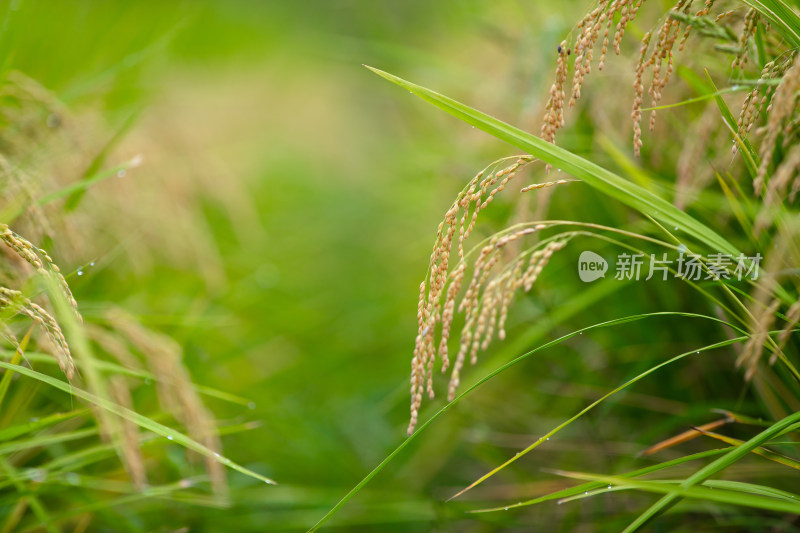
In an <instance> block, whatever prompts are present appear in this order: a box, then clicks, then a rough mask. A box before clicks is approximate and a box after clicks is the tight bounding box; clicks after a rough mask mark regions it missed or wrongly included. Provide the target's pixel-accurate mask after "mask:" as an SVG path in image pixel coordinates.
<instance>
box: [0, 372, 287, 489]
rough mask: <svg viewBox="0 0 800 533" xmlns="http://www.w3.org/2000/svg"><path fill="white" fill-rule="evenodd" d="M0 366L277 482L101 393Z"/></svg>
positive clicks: (195, 449) (200, 451) (240, 470)
mask: <svg viewBox="0 0 800 533" xmlns="http://www.w3.org/2000/svg"><path fill="white" fill-rule="evenodd" d="M0 368H6V369H11V370H14V371H15V372H17V373H19V374H22V375H23V376H25V377H29V378H32V379H35V380H37V381H41V382H42V383H45V384H46V385H50V386H51V387H54V388H56V389H58V390H60V391H63V392H66V393H67V394H70V395H72V396H76V397H78V398H80V399H82V400H85V401H87V402H89V403H91V404H94V405H96V406H98V407H100V408H101V409H104V410H106V411H108V412H109V413H112V414H115V415H117V416H121V417H122V418H125V419H126V420H130V421H131V422H133V423H134V424H136V425H138V426H139V427H141V428H143V429H146V430H148V431H152V432H153V433H156V434H157V435H161V436H162V437H166V438H168V439H169V440H172V441H173V442H176V443H177V444H180V445H181V446H183V447H185V448H189V449H190V450H192V451H195V452H197V453H199V454H201V455H205V456H208V457H213V458H214V459H215V460H216V461H218V462H220V463H221V464H223V465H225V466H227V467H228V468H231V469H232V470H236V471H237V472H239V473H242V474H244V475H246V476H249V477H252V478H255V479H258V480H259V481H263V482H265V483H269V484H271V485H274V484H275V481H273V480H271V479H269V478H267V477H264V476H262V475H261V474H258V473H256V472H253V471H252V470H250V469H248V468H245V467H244V466H241V465H239V464H237V463H235V462H233V461H232V460H230V459H228V458H227V457H224V456H222V455H220V454H218V453H216V452H214V451H212V450H210V449H209V448H207V447H205V446H203V445H202V444H200V443H199V442H197V441H195V440H193V439H191V438H190V437H188V436H187V435H184V434H183V433H181V432H179V431H176V430H174V429H171V428H169V427H167V426H165V425H163V424H159V423H158V422H156V421H154V420H152V419H150V418H148V417H146V416H144V415H141V414H139V413H136V412H134V411H131V410H130V409H126V408H125V407H122V406H121V405H117V404H115V403H113V402H110V401H108V400H105V399H103V398H100V397H99V396H96V395H94V394H91V393H90V392H87V391H85V390H82V389H79V388H77V387H73V386H72V385H70V384H69V383H65V382H63V381H61V380H58V379H56V378H54V377H52V376H48V375H46V374H41V373H39V372H36V371H35V370H31V369H29V368H25V367H23V366H19V365H13V364H11V363H6V362H5V361H0Z"/></svg>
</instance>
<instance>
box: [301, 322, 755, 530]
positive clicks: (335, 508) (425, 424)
mask: <svg viewBox="0 0 800 533" xmlns="http://www.w3.org/2000/svg"><path fill="white" fill-rule="evenodd" d="M663 316H683V317H692V318H704V319H708V320H711V321H714V322H721V323H726V322H724V321H722V320H720V319H718V318H715V317H709V316H705V315H697V314H694V313H682V312H677V311H662V312H657V313H646V314H640V315H631V316H627V317H623V318H618V319H615V320H609V321H607V322H600V323H597V324H593V325H591V326H587V327H585V328H582V329H579V330H575V331H573V332H572V333H568V334H566V335H564V336H562V337H559V338H557V339H554V340H552V341H549V342H546V343H544V344H542V345H541V346H538V347H537V348H534V349H533V350H530V351H528V352H526V353H524V354H522V355H520V356H517V357H516V358H514V359H512V360H511V361H509V362H507V363H505V364H504V365H502V366H500V367H498V368H496V369H495V370H493V371H491V372H489V373H488V374H487V375H485V376H484V377H482V378H481V379H479V380H478V381H477V382H475V383H474V384H473V385H471V386H469V387H467V388H466V389H465V390H464V391H463V392H462V393H461V394H459V395H458V396H456V397H455V398H454V399H453V401H452V402H449V403H446V404H445V405H444V406H442V407H441V408H440V409H439V410H438V411H437V412H436V413H434V414H433V415H432V416H431V417H430V418H428V419H427V420H426V421H425V422H423V423H422V424H420V425H419V426H418V427H417V430H416V431H415V432H414V433H412V434H411V435H410V436H409V437H408V438H406V439H405V440H403V441H402V442H401V443H400V444H399V445H398V446H397V447H396V448H395V449H394V450H392V451H391V452H390V453H389V455H387V456H386V457H385V458H384V459H383V460H382V461H381V462H380V463H378V465H377V466H375V468H373V469H372V470H371V471H370V472H369V473H367V475H366V476H364V478H362V479H361V481H359V482H358V483H357V484H356V485H355V486H354V487H353V488H352V489H350V491H349V492H348V493H347V494H345V495H344V496H343V497H342V499H340V500H339V501H338V502H337V503H336V504H335V505H334V506H333V507H332V508H331V509H330V510H328V512H327V513H325V515H324V516H323V517H322V518H320V519H319V520H318V521H317V522H316V523H315V524H314V525H313V526H311V528H310V529H309V530H308V532H309V533H311V532H313V531H317V530H318V529H319V528H320V527H322V526H323V525H324V524H325V523H326V522H328V521H329V520H330V519H331V518H333V516H335V515H336V513H338V512H339V511H340V510H341V509H342V507H344V506H345V505H346V504H347V502H349V501H350V500H351V499H353V497H354V496H355V495H356V494H358V493H359V491H361V489H362V488H364V486H365V485H366V484H367V483H369V482H370V481H371V480H372V478H374V477H375V476H376V475H378V473H380V472H381V470H383V469H384V468H385V467H386V465H387V464H389V463H390V462H391V461H392V459H394V458H395V457H396V456H397V455H398V454H400V452H402V451H403V449H405V447H406V446H408V445H409V444H411V442H413V441H414V440H415V439H416V438H417V437H418V436H419V435H420V434H421V433H422V432H423V431H425V429H426V428H427V427H429V426H430V425H431V424H432V423H433V422H434V421H436V419H438V418H439V417H440V416H442V415H443V414H445V413H446V412H447V411H449V410H450V409H452V408H453V407H454V406H455V405H457V404H458V403H459V402H460V401H461V400H462V399H463V398H465V397H466V396H467V395H469V394H470V393H471V392H473V391H474V390H476V389H477V388H478V387H480V386H481V385H483V384H484V383H486V382H487V381H489V380H490V379H492V378H493V377H495V376H496V375H498V374H500V373H502V372H504V371H506V370H508V369H509V368H511V367H513V366H515V365H517V364H518V363H520V362H522V361H524V360H526V359H527V358H528V357H530V356H532V355H534V354H536V353H538V352H540V351H543V350H546V349H547V348H551V347H553V346H557V345H558V344H561V343H562V342H564V341H566V340H569V339H571V338H572V337H575V336H578V335H581V334H582V333H584V332H587V331H591V330H593V329H600V328H606V327H612V326H617V325H620V324H627V323H630V322H636V321H639V320H644V319H646V318H652V317H663ZM731 327H733V328H734V329H738V328H735V326H731ZM746 338H747V337H740V338H737V339H734V340H728V341H723V343H721V344H722V345H728V344H733V343H735V342H741V341H742V340H745V339H746ZM692 353H694V352H692ZM666 364H668V362H665V363H662V364H661V365H660V366H664V365H666Z"/></svg>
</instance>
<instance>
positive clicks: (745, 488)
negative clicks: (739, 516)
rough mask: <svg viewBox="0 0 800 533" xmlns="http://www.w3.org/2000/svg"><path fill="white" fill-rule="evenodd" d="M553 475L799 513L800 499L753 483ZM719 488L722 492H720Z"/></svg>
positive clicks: (618, 487)
mask: <svg viewBox="0 0 800 533" xmlns="http://www.w3.org/2000/svg"><path fill="white" fill-rule="evenodd" d="M553 473H555V474H557V475H560V476H564V477H568V478H571V479H581V480H586V481H600V482H603V483H608V484H610V485H611V486H612V488H613V487H616V488H617V489H620V488H622V489H636V490H641V491H645V492H654V493H656V494H666V495H669V496H672V495H676V496H679V497H681V498H694V499H700V500H705V501H712V502H718V503H727V504H733V505H742V506H747V507H754V508H756V509H764V510H767V511H778V512H786V513H793V514H798V513H800V501H798V500H800V496H797V495H796V494H792V493H789V492H784V491H778V490H776V489H773V488H771V487H764V486H761V485H754V484H751V483H741V482H740V483H732V482H728V483H714V484H713V485H714V488H712V487H708V486H702V485H698V486H693V487H684V486H682V485H681V484H678V485H677V486H675V485H674V483H675V482H673V481H672V480H669V481H667V482H665V481H656V480H654V481H641V480H633V479H628V478H623V477H618V476H601V475H595V474H585V473H582V472H566V471H563V470H556V471H554V472H553ZM734 487H735V489H734ZM720 488H722V489H723V490H719V489H720ZM731 489H733V490H731Z"/></svg>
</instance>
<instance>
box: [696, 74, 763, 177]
mask: <svg viewBox="0 0 800 533" xmlns="http://www.w3.org/2000/svg"><path fill="white" fill-rule="evenodd" d="M705 72H706V79H707V82H708V86H709V90H711V91H713V92H714V93H715V94H716V93H718V92H719V91H718V90H717V86H716V85H715V84H714V80H713V79H711V74H709V73H708V70H706V71H705ZM714 101H715V102H716V103H717V107H719V111H720V113H721V114H722V121H723V122H724V123H725V126H727V127H728V129H729V130H730V132H731V135H733V140H734V142H735V143H736V144H737V145H739V152H740V153H741V154H742V159H743V161H744V164H745V166H746V167H747V172H748V173H749V174H750V177H751V178H753V179H755V177H756V175H757V174H758V154H757V153H756V151H755V149H754V148H753V145H752V144H750V141H748V140H747V138H746V137H744V138H742V137H740V136H739V122H738V121H737V120H736V119H735V118H734V116H733V113H731V110H730V108H729V107H728V104H726V103H725V100H723V99H722V96H720V95H719V94H717V95H716V96H714Z"/></svg>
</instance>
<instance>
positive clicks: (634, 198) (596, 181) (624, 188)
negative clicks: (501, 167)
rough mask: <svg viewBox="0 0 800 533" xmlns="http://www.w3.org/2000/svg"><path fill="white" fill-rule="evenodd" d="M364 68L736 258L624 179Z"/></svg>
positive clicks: (728, 247)
mask: <svg viewBox="0 0 800 533" xmlns="http://www.w3.org/2000/svg"><path fill="white" fill-rule="evenodd" d="M365 66H366V65H365ZM367 68H368V69H370V70H371V71H372V72H374V73H376V74H378V75H379V76H381V77H383V78H385V79H387V80H389V81H391V82H392V83H395V84H397V85H399V86H400V87H403V88H404V89H406V90H408V91H410V92H411V93H413V94H415V95H417V96H419V97H420V98H422V99H423V100H425V101H426V102H429V103H431V104H433V105H434V106H436V107H438V108H439V109H442V110H443V111H446V112H447V113H449V114H451V115H453V116H454V117H456V118H458V119H460V120H463V121H464V122H466V123H467V124H471V125H472V126H475V127H476V128H479V129H481V130H483V131H485V132H486V133H488V134H490V135H492V136H494V137H496V138H498V139H500V140H502V141H505V142H507V143H509V144H511V145H513V146H516V147H517V148H519V149H521V150H524V151H525V152H527V153H529V154H531V155H533V156H534V157H537V158H539V159H541V160H542V161H545V162H546V163H549V164H551V165H553V166H554V167H556V168H559V169H562V170H563V171H565V172H567V173H568V174H571V175H572V176H575V177H576V178H579V179H582V180H584V181H585V182H586V183H587V184H588V185H590V186H592V187H594V188H596V189H598V190H599V191H600V192H602V193H604V194H606V195H608V196H610V197H612V198H615V199H617V200H619V201H620V202H622V203H623V204H625V205H627V206H629V207H631V208H633V209H635V210H637V211H639V212H640V213H642V214H644V215H647V216H652V217H653V218H655V219H656V220H659V221H660V222H662V223H665V224H666V225H667V226H669V227H679V228H681V230H682V231H683V232H685V233H686V234H687V235H689V236H691V237H693V238H695V239H697V240H698V241H699V242H701V243H703V244H705V245H706V246H707V247H708V248H709V249H711V250H714V251H715V252H716V251H718V252H722V253H726V254H731V255H734V256H738V255H739V252H738V250H737V249H736V247H735V246H733V245H732V244H731V243H729V242H728V241H727V240H726V239H725V238H724V237H722V236H720V235H719V234H717V233H716V232H714V231H713V230H711V229H710V228H708V227H706V226H705V225H704V224H702V223H701V222H699V221H698V220H696V219H695V218H693V217H691V216H689V215H688V214H686V213H684V212H683V211H681V210H679V209H678V208H676V207H675V206H674V205H672V204H671V203H669V202H668V201H666V200H664V199H663V198H660V197H658V196H656V195H655V194H653V193H651V192H649V191H647V190H646V189H644V188H642V187H641V186H639V185H637V184H635V183H633V182H631V181H628V180H625V179H623V178H622V177H620V176H618V175H616V174H614V173H612V172H610V171H609V170H606V169H605V168H603V167H601V166H599V165H597V164H595V163H593V162H591V161H589V160H587V159H584V158H582V157H580V156H577V155H575V154H573V153H571V152H569V151H568V150H565V149H563V148H561V147H559V146H556V145H554V144H550V143H548V142H546V141H544V140H542V139H540V138H539V137H536V136H534V135H532V134H530V133H527V132H525V131H523V130H521V129H519V128H516V127H514V126H511V125H509V124H506V123H505V122H502V121H500V120H498V119H496V118H494V117H492V116H489V115H487V114H485V113H482V112H480V111H477V110H475V109H473V108H471V107H468V106H466V105H464V104H462V103H460V102H457V101H455V100H453V99H452V98H448V97H447V96H444V95H442V94H439V93H437V92H434V91H431V90H430V89H426V88H425V87H421V86H419V85H416V84H414V83H411V82H408V81H406V80H403V79H401V78H398V77H397V76H394V75H392V74H389V73H388V72H384V71H382V70H378V69H375V68H372V67H369V66H367Z"/></svg>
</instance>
